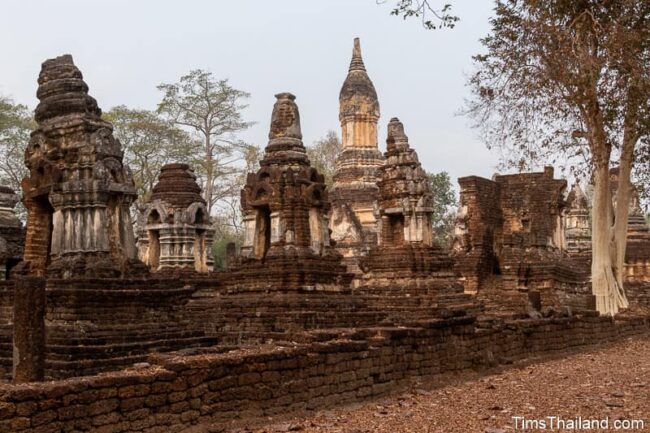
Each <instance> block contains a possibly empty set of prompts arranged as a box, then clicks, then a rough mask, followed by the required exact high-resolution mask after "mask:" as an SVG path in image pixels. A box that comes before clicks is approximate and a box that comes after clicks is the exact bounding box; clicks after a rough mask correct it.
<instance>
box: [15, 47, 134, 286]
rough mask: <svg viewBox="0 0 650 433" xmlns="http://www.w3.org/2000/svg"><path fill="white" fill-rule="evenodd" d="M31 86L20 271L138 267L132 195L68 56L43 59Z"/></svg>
mask: <svg viewBox="0 0 650 433" xmlns="http://www.w3.org/2000/svg"><path fill="white" fill-rule="evenodd" d="M38 84H39V87H38V91H37V96H38V98H39V100H40V103H39V104H38V106H37V107H36V113H35V118H36V122H37V123H38V128H37V129H36V130H35V131H34V132H33V133H32V137H31V140H30V142H29V145H28V147H27V150H26V151H25V163H26V165H27V167H28V169H29V175H28V176H27V177H26V178H25V179H24V180H23V203H24V204H25V207H26V208H27V210H28V212H29V217H28V223H27V237H26V242H25V261H26V267H27V268H28V269H29V270H28V272H29V273H32V274H37V275H43V274H45V273H47V275H48V276H52V277H63V278H67V277H73V276H75V277H83V276H92V277H104V276H105V277H109V276H120V275H124V274H125V273H127V272H128V271H129V269H131V268H132V265H134V264H136V263H138V262H137V259H136V248H135V239H134V235H133V226H132V224H131V217H130V215H129V206H130V204H131V202H132V201H133V200H134V199H135V198H136V192H135V187H134V185H133V179H132V175H131V172H130V170H129V169H128V167H126V166H124V165H123V164H122V149H121V145H120V142H119V141H118V140H117V139H115V138H114V137H113V133H112V131H113V127H112V125H111V124H110V123H108V122H106V121H104V120H102V118H101V114H102V112H101V110H100V109H99V108H98V107H97V101H95V99H94V98H92V97H90V96H89V95H88V86H87V85H86V83H85V82H84V81H83V77H82V75H81V72H80V71H79V69H77V67H76V66H75V65H74V63H73V61H72V56H70V55H64V56H61V57H57V58H55V59H50V60H47V61H45V62H44V63H43V65H42V68H41V73H40V75H39V78H38Z"/></svg>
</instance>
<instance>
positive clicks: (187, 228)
mask: <svg viewBox="0 0 650 433" xmlns="http://www.w3.org/2000/svg"><path fill="white" fill-rule="evenodd" d="M140 219H141V222H140V227H139V236H138V254H139V256H140V260H142V261H143V262H144V263H145V264H147V265H148V266H149V268H150V269H151V270H153V271H158V270H194V271H197V272H208V271H211V270H212V241H213V239H214V228H213V227H212V225H211V223H210V217H209V215H208V212H207V209H206V206H205V200H204V199H203V197H201V188H200V187H199V186H198V185H197V183H196V175H195V174H194V171H193V170H192V169H190V166H189V165H187V164H167V165H165V166H163V167H162V169H161V170H160V176H159V178H158V183H157V184H156V186H154V188H153V194H152V196H151V199H150V200H149V202H148V203H146V204H145V206H144V210H143V211H142V213H141V217H140Z"/></svg>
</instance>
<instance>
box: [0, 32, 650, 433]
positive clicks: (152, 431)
mask: <svg viewBox="0 0 650 433" xmlns="http://www.w3.org/2000/svg"><path fill="white" fill-rule="evenodd" d="M38 96H39V99H40V101H41V102H40V104H39V106H38V108H37V110H36V120H37V122H38V128H37V129H36V131H34V133H33V135H32V139H31V141H30V143H29V146H28V148H27V152H26V165H27V167H28V168H29V176H28V177H27V178H26V179H25V181H24V183H23V187H24V191H23V193H24V198H23V201H24V203H25V206H26V207H27V210H28V212H29V214H28V223H27V235H26V241H25V249H24V255H23V257H24V261H23V262H21V263H19V264H16V263H17V258H16V255H17V254H18V255H19V245H18V244H19V242H18V240H19V239H20V234H21V233H22V229H21V227H20V225H19V224H16V219H15V217H14V216H13V212H12V208H13V205H14V204H15V200H16V196H15V195H14V194H13V192H11V191H9V190H8V189H0V216H1V217H2V218H0V235H1V236H0V240H2V241H4V243H0V247H4V246H5V245H7V248H5V249H4V250H2V249H1V248H0V251H6V252H9V254H5V256H0V258H2V257H6V258H4V264H5V267H6V270H9V268H12V269H11V271H12V272H10V278H9V279H7V280H0V380H3V381H5V382H8V381H10V380H12V381H13V382H15V383H14V384H3V385H2V391H1V392H0V431H3V432H4V431H11V432H16V433H35V432H56V433H62V432H95V431H102V432H107V433H108V432H118V431H121V432H122V431H128V432H133V433H159V432H160V433H162V432H169V431H175V432H176V431H178V432H180V431H190V430H192V431H194V430H196V431H203V430H206V429H205V428H204V427H206V426H210V425H216V426H217V429H218V430H221V427H223V426H225V425H228V426H229V427H230V426H233V427H239V426H242V425H246V426H248V425H249V422H250V421H255V420H257V419H268V418H269V417H275V416H286V415H287V414H289V415H290V414H295V413H304V411H305V410H314V409H323V408H328V407H332V406H336V405H341V404H345V403H356V402H359V401H363V400H365V399H369V398H378V397H382V396H385V395H387V394H389V393H391V392H394V391H395V390H399V389H406V388H411V389H412V387H413V385H414V384H415V383H417V382H418V381H421V380H425V379H426V380H429V379H431V378H432V377H439V375H442V374H445V373H452V372H453V373H458V372H460V371H465V370H469V369H474V370H480V369H485V368H489V367H495V366H499V365H501V366H506V365H509V364H512V363H513V362H515V361H518V360H524V359H527V358H530V357H537V356H544V355H546V354H556V355H557V354H558V353H563V352H560V351H568V350H579V349H581V348H584V347H587V346H588V345H595V344H602V343H605V342H612V341H620V340H621V339H623V338H627V337H632V336H639V335H648V333H649V332H650V322H649V320H648V319H649V317H650V316H648V312H649V311H650V310H648V311H644V310H643V309H636V308H630V309H629V310H627V311H624V312H622V313H621V314H618V315H617V316H616V318H612V317H609V316H601V315H600V314H599V313H598V312H597V311H595V309H594V305H593V296H592V295H591V290H590V287H589V281H588V279H589V275H588V261H589V260H588V258H587V257H588V251H589V249H590V247H589V242H588V237H589V209H588V208H589V204H588V200H587V199H586V197H585V195H584V193H582V191H581V190H580V189H579V187H574V188H573V189H572V191H571V193H569V195H568V197H567V198H566V199H565V190H566V187H567V183H566V181H565V180H561V179H555V178H554V173H553V169H552V168H550V167H547V168H545V169H544V171H543V172H539V173H520V174H512V175H495V176H494V177H493V178H492V179H484V178H481V177H477V176H469V177H463V178H460V179H459V184H460V205H461V207H460V210H459V216H458V223H457V226H456V233H455V238H454V245H453V249H452V251H447V250H443V249H442V248H440V247H439V246H438V245H436V244H435V242H434V239H433V235H432V227H431V221H430V220H431V215H432V213H433V205H432V203H433V197H432V192H431V189H430V183H429V179H428V178H427V175H426V172H425V171H424V169H423V167H422V165H421V164H420V162H419V160H418V156H417V152H416V151H415V149H413V148H411V145H410V144H409V141H408V137H407V135H406V133H405V131H404V126H403V125H402V123H401V122H400V121H399V120H398V119H397V118H393V119H391V120H390V122H389V123H388V134H387V140H386V141H387V149H386V152H385V153H384V154H383V155H382V154H381V153H380V152H379V150H378V146H377V123H378V119H379V104H378V102H377V95H376V92H375V90H374V87H373V85H372V83H371V82H370V80H369V78H368V76H367V74H366V72H365V68H364V66H363V61H362V59H361V53H360V48H359V42H358V40H355V46H354V51H353V58H352V63H351V66H350V72H349V74H348V78H347V79H346V82H345V84H344V86H343V89H342V90H341V97H340V102H341V112H340V120H341V125H342V128H343V150H342V152H341V155H340V157H339V159H338V162H337V167H336V169H337V170H336V177H335V179H334V180H335V183H334V187H333V191H332V192H331V195H330V192H329V191H328V190H327V188H326V186H325V182H324V178H323V176H322V175H321V174H320V173H319V172H318V171H317V170H316V169H315V168H313V167H312V166H311V164H310V161H309V159H308V157H307V153H306V150H305V147H304V145H303V142H302V133H301V128H300V114H299V111H298V106H297V105H296V102H295V99H296V98H295V96H294V95H292V94H290V93H279V94H277V95H276V101H275V104H274V106H273V112H272V115H271V122H270V133H269V141H268V144H267V146H266V148H265V153H264V156H263V158H262V160H261V161H260V168H259V170H257V171H256V172H254V173H249V174H248V176H247V178H246V184H245V185H244V187H243V189H242V191H241V204H242V213H243V222H244V234H245V236H244V243H243V246H242V248H241V251H240V253H239V254H235V252H234V249H233V248H230V256H229V259H228V269H227V270H226V271H222V272H215V271H213V270H211V257H210V249H211V248H210V245H211V242H212V238H213V236H214V235H213V231H212V227H211V224H210V223H211V221H210V215H208V214H207V211H206V205H205V201H204V200H203V198H202V197H201V194H200V193H201V190H200V188H199V186H198V185H197V183H196V177H195V176H194V174H193V172H192V170H191V169H190V167H189V166H188V165H186V164H170V165H166V166H164V167H163V168H162V170H161V173H160V177H159V182H158V184H157V185H156V186H155V188H154V191H153V194H152V197H151V199H150V200H149V201H148V202H147V203H146V205H145V207H144V209H143V211H142V213H141V215H140V223H141V224H140V226H139V228H138V244H137V246H138V247H137V248H136V242H135V238H134V235H133V230H132V226H131V220H130V215H129V205H130V204H131V202H132V201H133V199H134V198H135V192H134V191H135V190H134V188H133V182H132V179H131V176H130V172H129V169H128V167H126V166H124V165H123V164H122V150H121V145H120V143H119V141H117V140H115V139H114V138H113V136H112V126H111V124H110V123H108V122H106V121H104V120H102V119H101V111H100V110H99V108H98V107H97V102H96V101H95V100H94V99H93V98H91V97H90V96H88V87H87V85H86V84H85V83H84V82H83V80H82V75H81V72H80V71H79V70H78V69H77V68H76V67H75V66H74V63H73V61H72V57H71V56H62V57H58V58H56V59H52V60H47V61H45V62H44V63H43V66H42V71H41V74H40V77H39V90H38ZM330 197H331V202H330ZM330 215H331V218H330ZM335 242H336V243H335ZM136 252H138V255H139V257H140V258H141V259H142V262H141V261H139V260H138V259H137V258H136ZM648 253H650V231H649V230H648V227H647V225H645V221H644V220H643V217H642V215H641V214H640V212H639V211H638V210H636V208H635V209H634V211H633V212H632V213H631V215H630V220H629V247H628V256H627V263H628V268H627V271H628V272H627V281H628V283H629V284H630V287H632V294H633V296H630V303H631V305H633V306H636V305H637V304H640V303H644V302H647V300H648V295H649V294H650V288H649V287H648V284H649V281H650V277H649V276H648V272H647V269H648V267H649V264H650V260H648V257H649V256H650V254H648ZM143 262H144V263H143ZM350 271H351V272H350ZM647 305H650V303H648V304H647ZM25 382H28V383H25ZM489 410H494V409H489ZM288 429H289V430H290V428H288ZM206 431H207V430H206Z"/></svg>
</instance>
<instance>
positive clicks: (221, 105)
mask: <svg viewBox="0 0 650 433" xmlns="http://www.w3.org/2000/svg"><path fill="white" fill-rule="evenodd" d="M158 89H159V90H161V91H162V92H163V99H162V101H161V102H160V104H159V105H158V112H159V113H161V114H163V115H165V116H166V117H167V118H168V119H169V120H170V121H172V122H173V123H174V124H176V125H178V126H180V127H183V128H186V129H187V130H188V131H191V132H192V133H194V134H196V135H197V136H198V137H199V138H200V140H201V143H202V146H201V152H200V158H198V160H197V163H198V165H197V174H198V175H199V177H200V178H201V180H202V181H203V182H202V183H203V194H204V198H205V201H206V202H207V205H208V212H212V209H213V207H214V206H215V203H216V202H217V201H218V200H219V199H221V198H224V197H228V196H231V195H232V194H233V193H234V191H233V182H232V179H233V177H236V176H237V175H238V174H240V173H241V170H242V164H241V162H242V160H243V159H244V155H245V154H246V152H247V149H248V147H249V145H247V144H246V143H244V142H242V141H241V140H239V139H237V137H236V133H237V132H240V131H243V130H245V129H247V128H248V127H249V126H250V125H251V123H249V122H245V121H244V120H243V117H242V110H244V109H245V108H246V106H247V105H246V104H244V101H245V100H246V99H248V98H249V96H250V95H249V94H248V93H246V92H243V91H241V90H237V89H235V88H233V87H232V86H231V85H230V84H229V83H228V80H217V79H215V78H214V77H213V76H212V73H211V72H207V71H203V70H201V69H196V70H193V71H190V73H189V74H187V75H184V76H183V77H181V79H180V81H179V82H177V83H174V84H161V85H159V86H158Z"/></svg>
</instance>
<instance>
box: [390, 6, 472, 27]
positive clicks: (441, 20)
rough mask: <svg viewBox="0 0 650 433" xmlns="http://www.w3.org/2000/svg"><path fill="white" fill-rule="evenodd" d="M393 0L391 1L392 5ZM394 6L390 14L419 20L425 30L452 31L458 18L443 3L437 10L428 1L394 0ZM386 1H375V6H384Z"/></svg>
mask: <svg viewBox="0 0 650 433" xmlns="http://www.w3.org/2000/svg"><path fill="white" fill-rule="evenodd" d="M392 1H393V0H391V3H392ZM394 1H395V4H394V7H393V9H392V10H391V12H390V14H391V15H395V16H398V17H402V18H403V19H407V18H419V19H420V20H421V21H422V26H423V27H424V28H425V29H427V30H436V29H442V28H450V29H453V28H454V27H455V26H456V23H457V22H458V21H460V18H459V17H457V16H456V15H453V14H452V13H451V4H449V3H445V4H442V5H440V7H439V8H436V7H434V6H431V1H430V0H394ZM386 2H387V0H377V4H384V3H386Z"/></svg>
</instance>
